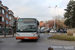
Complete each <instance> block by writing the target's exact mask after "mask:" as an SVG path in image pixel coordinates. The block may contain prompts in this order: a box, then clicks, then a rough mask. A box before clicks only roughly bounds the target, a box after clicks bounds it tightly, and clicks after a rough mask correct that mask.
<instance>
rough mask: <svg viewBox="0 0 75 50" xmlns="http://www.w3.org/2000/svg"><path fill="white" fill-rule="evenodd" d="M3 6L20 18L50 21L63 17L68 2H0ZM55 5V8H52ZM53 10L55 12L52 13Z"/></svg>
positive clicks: (16, 0)
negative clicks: (55, 17)
mask: <svg viewBox="0 0 75 50" xmlns="http://www.w3.org/2000/svg"><path fill="white" fill-rule="evenodd" d="M1 1H2V3H3V5H5V6H7V7H8V8H9V9H10V10H12V11H13V12H14V16H18V17H20V18H37V19H38V20H39V21H42V20H51V19H53V17H54V16H56V15H60V16H62V17H63V14H64V12H65V11H64V9H65V8H66V6H67V4H68V2H69V1H70V0H1ZM56 5H57V8H54V7H55V6H56ZM54 10H55V11H54Z"/></svg>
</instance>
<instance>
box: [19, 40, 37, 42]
mask: <svg viewBox="0 0 75 50" xmlns="http://www.w3.org/2000/svg"><path fill="white" fill-rule="evenodd" d="M25 42H29V43H30V42H33V43H34V42H35V43H36V42H38V40H21V41H19V42H18V43H25Z"/></svg>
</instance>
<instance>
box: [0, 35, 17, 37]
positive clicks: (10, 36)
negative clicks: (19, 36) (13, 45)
mask: <svg viewBox="0 0 75 50" xmlns="http://www.w3.org/2000/svg"><path fill="white" fill-rule="evenodd" d="M15 36H16V35H14V37H15ZM7 37H13V35H6V38H7ZM0 38H5V37H4V35H0Z"/></svg>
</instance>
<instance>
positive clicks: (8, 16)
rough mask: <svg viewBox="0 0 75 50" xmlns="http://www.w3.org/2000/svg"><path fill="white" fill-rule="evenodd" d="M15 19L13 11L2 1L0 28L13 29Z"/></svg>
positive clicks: (0, 2) (0, 5)
mask: <svg viewBox="0 0 75 50" xmlns="http://www.w3.org/2000/svg"><path fill="white" fill-rule="evenodd" d="M14 22H15V17H14V13H13V11H12V10H9V8H8V7H7V6H4V5H3V4H2V1H1V0H0V28H6V29H12V27H13V26H14Z"/></svg>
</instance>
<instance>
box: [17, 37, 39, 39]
mask: <svg viewBox="0 0 75 50" xmlns="http://www.w3.org/2000/svg"><path fill="white" fill-rule="evenodd" d="M16 39H38V37H16Z"/></svg>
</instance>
